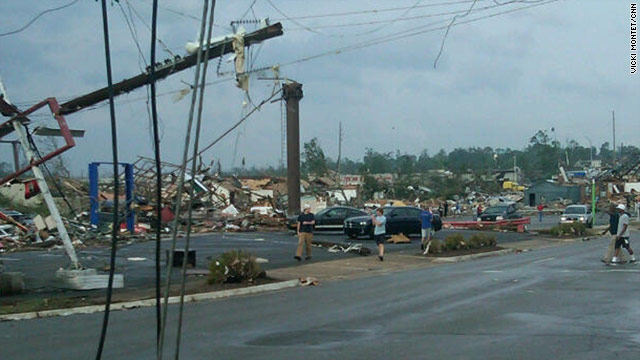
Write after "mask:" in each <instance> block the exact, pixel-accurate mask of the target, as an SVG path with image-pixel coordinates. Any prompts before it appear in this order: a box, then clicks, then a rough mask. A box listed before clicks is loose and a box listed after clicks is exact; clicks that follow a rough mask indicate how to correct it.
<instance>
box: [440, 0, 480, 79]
mask: <svg viewBox="0 0 640 360" xmlns="http://www.w3.org/2000/svg"><path fill="white" fill-rule="evenodd" d="M476 2H477V0H475V1H474V2H473V3H471V6H470V7H469V10H467V11H466V12H465V13H464V14H462V15H460V16H458V15H456V16H454V17H453V19H451V23H450V24H449V26H448V27H447V31H446V32H445V33H444V36H443V37H442V42H441V43H440V50H439V51H438V55H437V56H436V59H435V60H434V61H433V68H434V69H435V68H436V65H437V64H438V59H440V55H442V50H444V42H445V41H446V40H447V35H449V30H450V29H451V27H452V26H453V24H454V23H455V22H456V20H457V19H458V17H465V16H467V15H469V14H470V13H471V11H472V10H473V7H474V6H475V5H476Z"/></svg>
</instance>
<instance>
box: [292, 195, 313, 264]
mask: <svg viewBox="0 0 640 360" xmlns="http://www.w3.org/2000/svg"><path fill="white" fill-rule="evenodd" d="M315 224H316V218H315V215H313V213H312V212H311V207H310V206H309V204H305V205H304V211H303V212H302V214H300V216H298V248H297V249H296V256H294V259H296V260H298V261H300V260H302V246H303V245H304V246H305V247H306V253H307V257H306V258H305V259H306V260H310V259H311V241H312V240H313V226H314V225H315Z"/></svg>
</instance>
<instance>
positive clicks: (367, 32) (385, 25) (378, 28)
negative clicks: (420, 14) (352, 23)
mask: <svg viewBox="0 0 640 360" xmlns="http://www.w3.org/2000/svg"><path fill="white" fill-rule="evenodd" d="M421 2H422V0H418V1H416V3H415V4H413V6H412V7H410V8H408V9H407V10H406V11H405V12H403V13H402V15H400V16H398V17H397V18H395V19H393V20H392V21H391V22H389V23H386V24H383V25H380V26H378V27H377V28H375V29H372V30H369V31H365V32H362V33H360V34H357V35H364V34H371V33H374V32H377V31H380V30H382V29H384V28H385V27H387V26H389V25H391V24H393V23H395V22H396V21H398V20H399V19H400V18H402V17H403V16H405V15H407V14H408V13H410V12H411V11H412V10H413V9H415V8H416V6H418V4H420V3H421Z"/></svg>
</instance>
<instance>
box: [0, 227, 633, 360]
mask: <svg viewBox="0 0 640 360" xmlns="http://www.w3.org/2000/svg"><path fill="white" fill-rule="evenodd" d="M637 236H638V233H637V232H635V233H634V234H632V237H634V238H637ZM607 243H608V240H606V239H600V240H592V241H588V242H580V243H574V244H569V245H565V246H561V247H555V248H547V249H541V250H536V251H531V252H526V253H520V254H511V255H505V256H500V257H493V258H485V259H478V260H475V261H470V262H466V263H459V264H451V265H442V266H437V267H430V268H425V269H421V270H412V271H405V272H398V273H388V274H385V275H384V276H377V277H370V278H365V279H357V280H345V281H334V282H326V283H322V284H320V286H318V287H305V288H294V289H289V290H284V291H280V292H273V293H267V294H262V295H255V296H246V297H239V298H230V299H226V300H220V301H214V302H204V303H196V304H187V305H186V306H185V318H184V326H183V336H182V339H183V340H182V341H183V342H182V351H181V356H182V358H183V359H212V358H219V359H303V358H304V359H305V360H315V359H576V360H577V359H579V360H585V359H638V358H639V356H640V310H639V309H640V299H639V298H638V296H637V286H638V273H640V266H638V265H624V266H618V267H607V266H604V265H603V264H602V263H600V261H599V258H600V256H601V255H602V253H603V252H604V250H605V248H606V246H607ZM371 259H372V260H371V261H372V265H373V264H374V263H375V264H376V265H375V266H384V264H380V263H376V262H375V258H373V257H372V258H371ZM170 310H171V313H172V314H173V315H175V313H176V312H177V311H176V307H171V309H170ZM101 319H102V314H91V315H75V316H69V317H59V318H48V319H40V320H28V321H19V322H4V323H0V348H1V349H2V357H3V358H7V359H24V360H31V359H88V358H91V357H93V356H94V354H95V349H96V345H97V341H98V335H99V329H100V322H101ZM172 320H173V319H172ZM154 324H155V323H154V309H152V308H146V309H137V310H129V311H124V312H115V313H113V314H112V316H111V325H110V328H109V333H108V338H107V342H106V348H105V356H104V358H105V359H152V358H154V354H155V345H154V344H155V325H154ZM169 326H170V329H171V330H170V331H169V332H168V337H167V342H166V344H167V354H168V355H170V356H171V357H172V356H173V348H174V343H175V340H174V335H175V334H174V332H173V329H174V327H175V323H174V322H172V321H171V322H169Z"/></svg>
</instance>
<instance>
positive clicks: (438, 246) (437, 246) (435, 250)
mask: <svg viewBox="0 0 640 360" xmlns="http://www.w3.org/2000/svg"><path fill="white" fill-rule="evenodd" d="M442 247H443V246H442V241H440V240H438V239H432V240H431V245H430V246H429V253H430V254H440V253H442Z"/></svg>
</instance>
